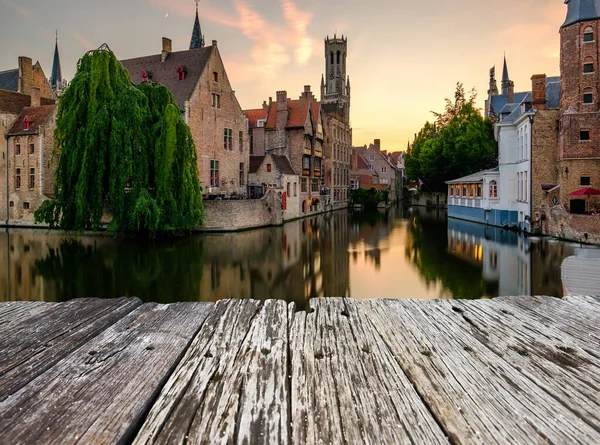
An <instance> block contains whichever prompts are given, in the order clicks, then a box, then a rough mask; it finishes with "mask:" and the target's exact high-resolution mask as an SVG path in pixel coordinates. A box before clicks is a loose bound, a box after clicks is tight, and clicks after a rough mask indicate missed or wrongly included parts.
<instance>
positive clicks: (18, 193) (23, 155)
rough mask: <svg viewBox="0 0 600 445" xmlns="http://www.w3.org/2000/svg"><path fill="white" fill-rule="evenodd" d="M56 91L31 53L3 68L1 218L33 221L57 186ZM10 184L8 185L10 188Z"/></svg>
mask: <svg viewBox="0 0 600 445" xmlns="http://www.w3.org/2000/svg"><path fill="white" fill-rule="evenodd" d="M54 103H55V101H54V92H53V91H52V89H51V87H50V84H49V83H48V80H47V79H46V76H45V74H44V71H43V69H42V67H41V65H40V64H39V62H36V63H35V65H34V64H32V61H31V59H30V58H29V57H19V60H18V68H16V69H11V70H7V71H2V72H0V136H2V139H3V140H4V143H5V151H4V152H3V156H2V159H0V221H2V222H4V223H5V224H6V223H8V222H11V223H14V222H18V221H27V222H32V221H33V212H34V211H35V210H36V209H37V208H38V207H39V206H40V204H41V203H42V201H44V200H45V199H46V197H47V196H49V195H51V194H52V192H53V188H54V182H53V179H54V169H55V162H53V161H52V151H53V149H54V114H55V108H56V107H55V105H54ZM7 185H8V188H7Z"/></svg>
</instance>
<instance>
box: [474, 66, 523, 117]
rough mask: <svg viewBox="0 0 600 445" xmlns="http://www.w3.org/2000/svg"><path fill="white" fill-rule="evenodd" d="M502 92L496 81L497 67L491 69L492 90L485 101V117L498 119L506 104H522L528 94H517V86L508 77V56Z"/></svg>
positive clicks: (503, 73) (503, 72) (503, 71)
mask: <svg viewBox="0 0 600 445" xmlns="http://www.w3.org/2000/svg"><path fill="white" fill-rule="evenodd" d="M501 86H502V90H501V91H498V83H497V81H496V67H493V68H491V69H490V88H489V90H488V98H487V99H486V101H485V105H484V109H485V113H484V114H485V117H489V118H493V119H497V118H498V116H499V115H500V113H501V110H502V109H503V108H504V106H505V105H506V104H514V103H517V104H519V103H521V102H522V101H523V99H524V98H525V96H526V95H527V92H526V91H525V92H519V93H515V84H514V82H513V81H512V80H510V77H509V75H508V65H507V63H506V56H504V65H503V69H502V83H501Z"/></svg>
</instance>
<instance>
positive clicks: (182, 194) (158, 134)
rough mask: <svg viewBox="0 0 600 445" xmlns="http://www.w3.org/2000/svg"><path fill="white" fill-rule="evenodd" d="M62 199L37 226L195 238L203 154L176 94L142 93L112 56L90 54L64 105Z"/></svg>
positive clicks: (59, 123)
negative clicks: (105, 219) (181, 233)
mask: <svg viewBox="0 0 600 445" xmlns="http://www.w3.org/2000/svg"><path fill="white" fill-rule="evenodd" d="M54 135H55V147H56V148H55V149H56V152H55V155H58V156H59V160H58V167H57V170H56V174H55V190H54V193H55V198H54V199H53V200H49V201H46V202H44V203H43V204H42V206H40V208H39V209H38V210H37V211H36V212H35V218H36V221H37V222H46V223H49V224H50V225H51V226H59V227H60V228H62V229H65V230H83V229H94V230H95V229H98V228H99V227H100V224H101V219H102V216H103V214H104V213H108V214H110V215H111V217H112V219H111V221H110V223H109V225H108V228H109V230H112V231H136V232H139V231H144V232H157V231H174V230H189V229H191V228H193V227H195V226H198V225H200V224H201V223H202V218H203V209H202V195H201V188H200V183H199V179H198V168H197V159H196V149H195V147H194V142H193V140H192V137H191V134H190V131H189V127H188V126H187V125H186V124H185V123H184V122H183V120H182V119H181V115H180V113H179V109H178V107H177V104H176V103H175V100H174V99H173V96H172V95H171V93H170V92H169V90H168V89H167V88H166V87H164V86H162V85H156V84H148V83H147V84H141V85H139V86H137V87H134V86H133V85H132V83H131V80H130V79H129V74H128V73H127V71H126V70H125V69H124V68H123V66H122V65H121V64H120V62H119V61H118V60H117V58H116V57H115V55H114V54H113V53H112V52H111V51H110V50H109V49H108V48H107V47H101V48H100V49H99V50H96V51H92V52H89V53H87V54H85V55H84V56H83V57H82V58H81V59H80V60H79V63H78V66H77V73H76V74H75V77H74V78H73V81H72V82H71V84H70V85H69V88H67V90H66V91H65V93H64V95H63V97H62V98H61V100H60V102H59V105H58V111H57V120H56V129H55V133H54Z"/></svg>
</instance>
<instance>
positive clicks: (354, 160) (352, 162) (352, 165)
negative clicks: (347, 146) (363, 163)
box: [350, 148, 358, 170]
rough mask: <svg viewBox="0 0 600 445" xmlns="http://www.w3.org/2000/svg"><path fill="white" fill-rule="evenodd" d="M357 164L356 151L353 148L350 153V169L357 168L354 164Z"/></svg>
mask: <svg viewBox="0 0 600 445" xmlns="http://www.w3.org/2000/svg"><path fill="white" fill-rule="evenodd" d="M357 165H358V152H357V151H356V149H355V148H353V149H352V153H351V155H350V170H357V168H356V166H357Z"/></svg>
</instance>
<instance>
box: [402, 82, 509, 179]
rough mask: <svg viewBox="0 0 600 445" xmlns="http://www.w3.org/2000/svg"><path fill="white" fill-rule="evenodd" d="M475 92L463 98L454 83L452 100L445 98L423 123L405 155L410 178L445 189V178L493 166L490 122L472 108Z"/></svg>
mask: <svg viewBox="0 0 600 445" xmlns="http://www.w3.org/2000/svg"><path fill="white" fill-rule="evenodd" d="M475 97H476V95H475V92H474V91H471V95H470V97H469V99H467V98H466V97H465V92H464V89H463V86H462V84H460V83H458V84H457V86H456V92H455V96H454V102H452V101H451V100H449V99H446V108H445V111H444V113H434V115H435V116H436V118H437V119H436V122H434V123H429V122H426V123H425V125H424V126H423V128H422V129H421V130H420V131H419V133H418V134H417V136H416V138H415V140H414V141H413V143H412V145H411V146H410V148H409V150H408V153H407V156H406V158H405V166H406V174H407V176H408V177H409V178H410V179H413V180H416V179H417V178H420V179H422V180H423V181H424V182H425V184H426V185H427V186H428V188H429V189H431V190H432V191H445V190H446V184H445V181H448V180H451V179H456V178H460V177H462V176H466V175H469V174H471V173H475V172H477V171H480V170H484V169H487V168H492V167H494V166H495V165H496V149H497V145H496V141H495V139H494V133H493V122H492V121H491V120H489V119H483V117H482V115H481V113H480V112H479V110H478V109H477V108H476V107H475Z"/></svg>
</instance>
